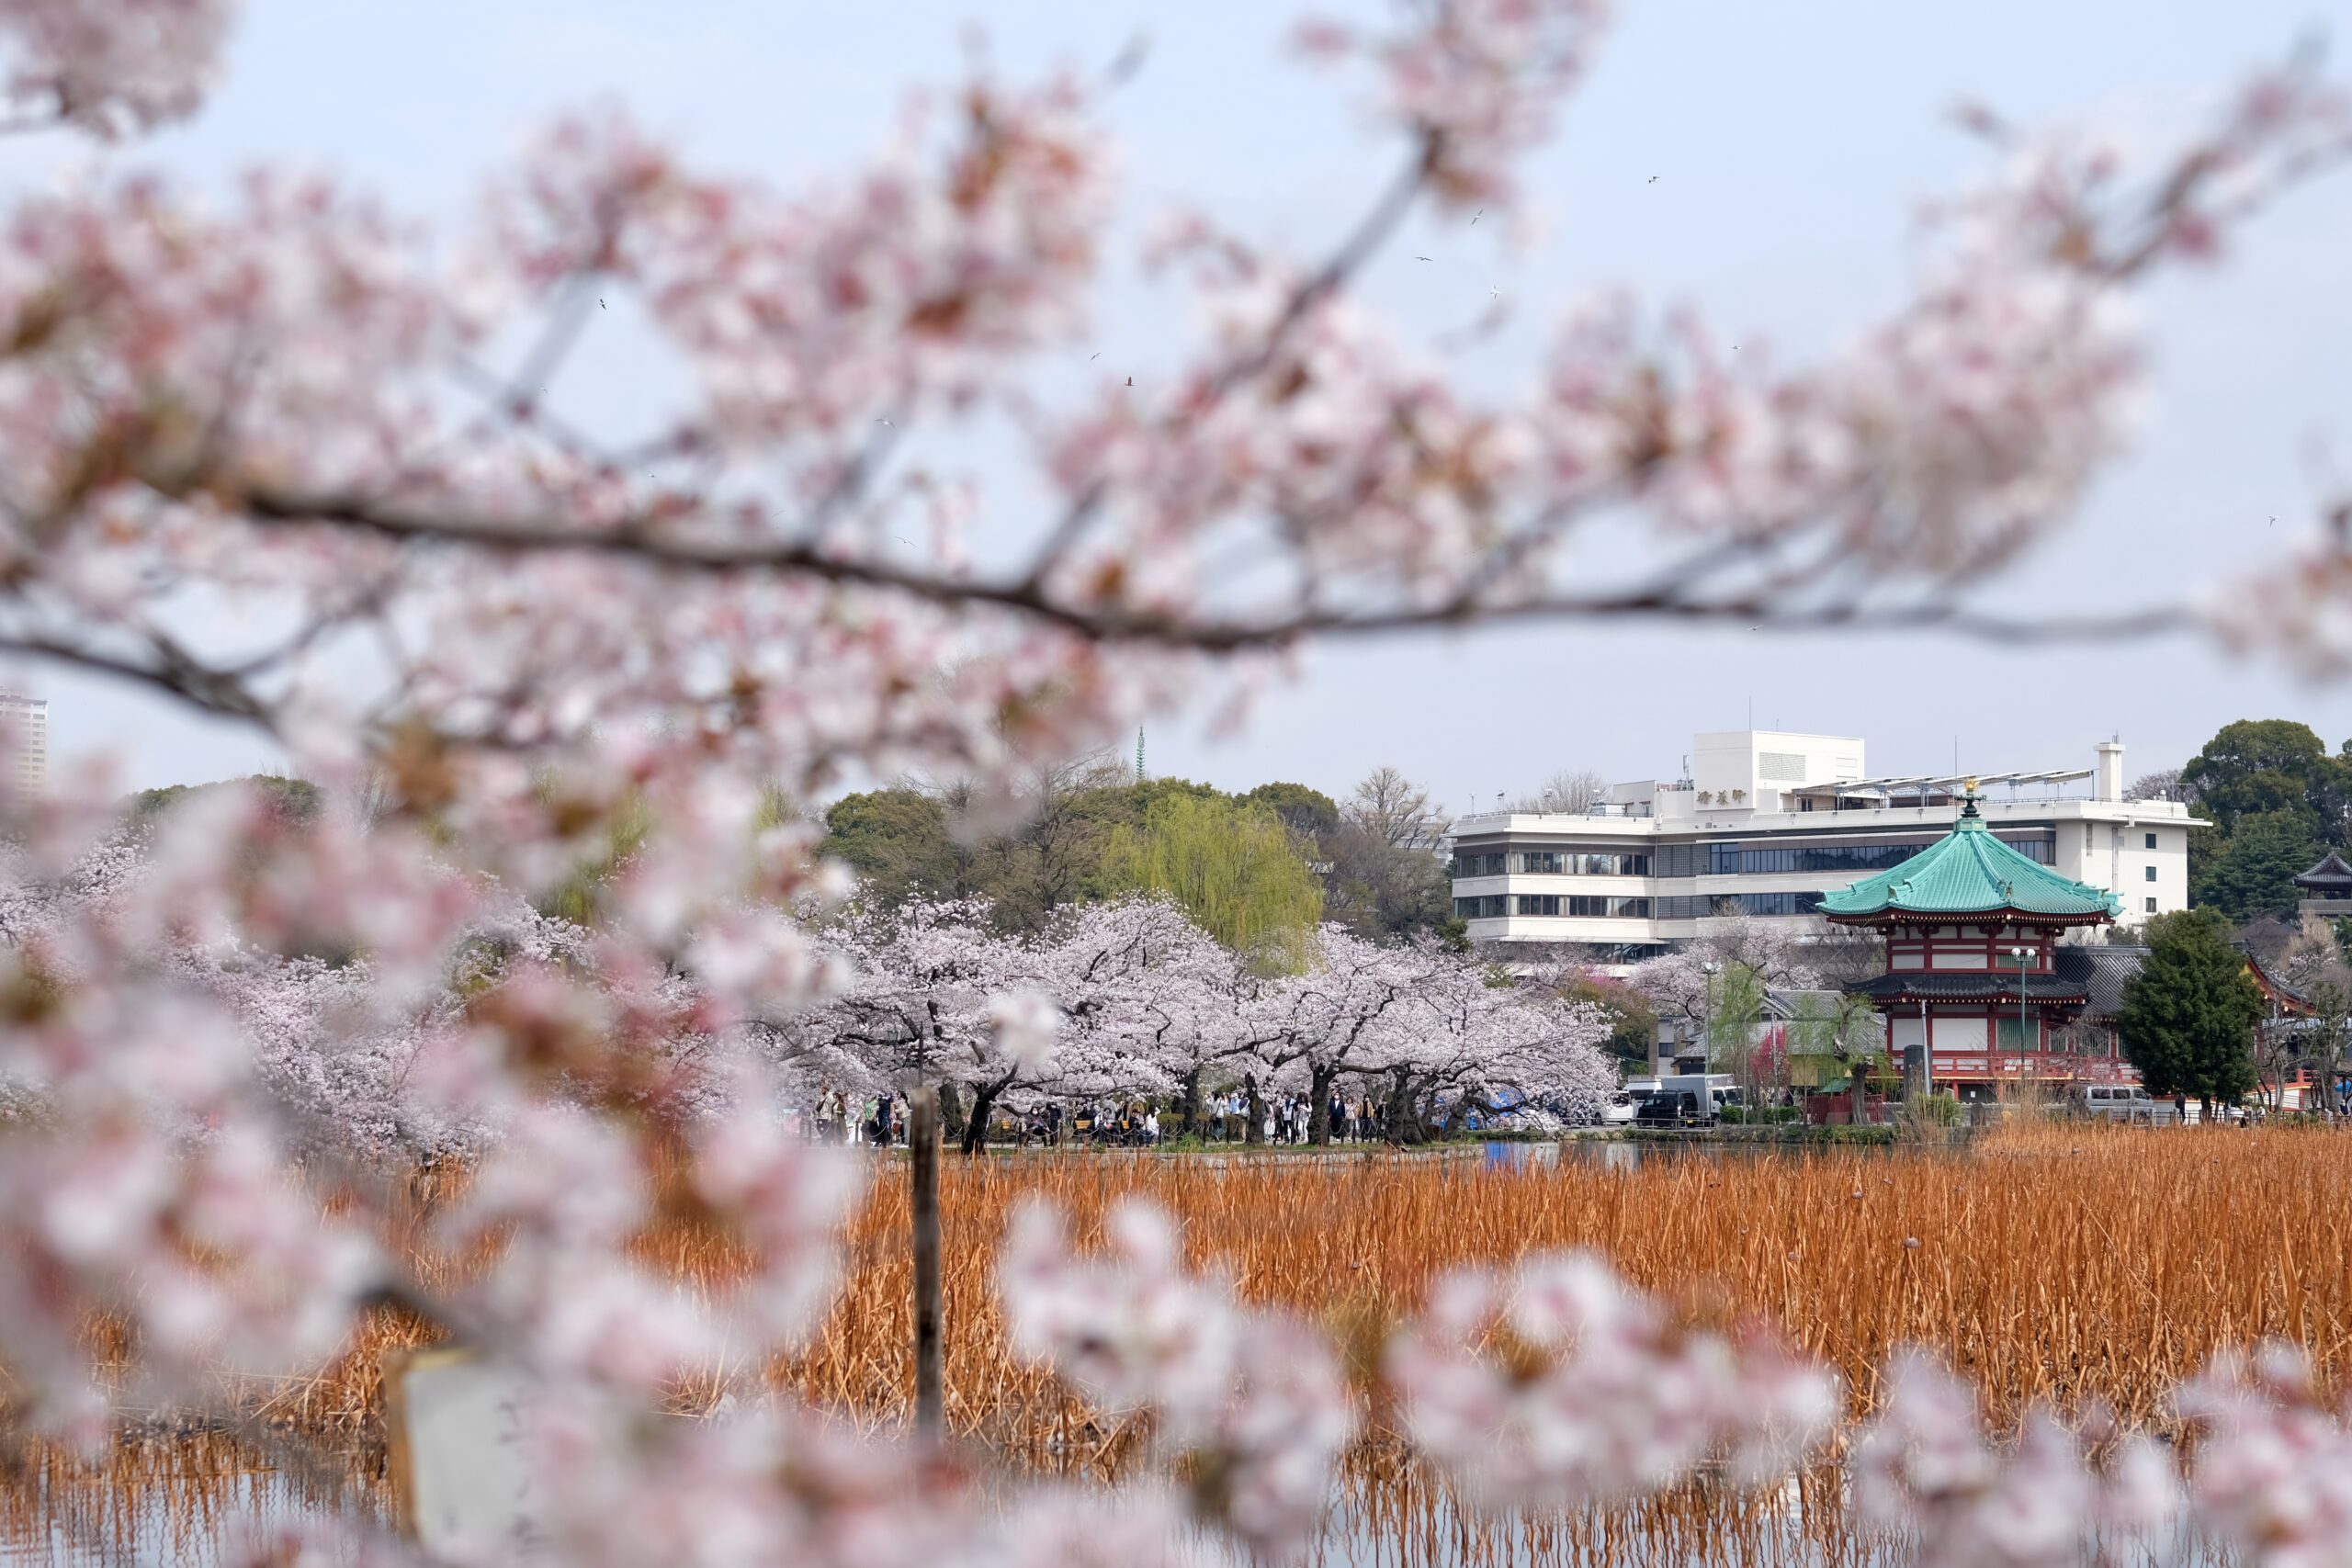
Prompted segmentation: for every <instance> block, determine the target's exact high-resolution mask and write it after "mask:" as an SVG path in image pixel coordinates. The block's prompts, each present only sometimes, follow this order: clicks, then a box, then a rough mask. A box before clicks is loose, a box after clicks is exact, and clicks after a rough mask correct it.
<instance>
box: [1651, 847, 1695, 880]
mask: <svg viewBox="0 0 2352 1568" xmlns="http://www.w3.org/2000/svg"><path fill="white" fill-rule="evenodd" d="M1699 848H1700V846H1698V845H1697V844H1660V845H1659V846H1658V851H1657V874H1659V875H1660V876H1696V875H1698V874H1699Z"/></svg>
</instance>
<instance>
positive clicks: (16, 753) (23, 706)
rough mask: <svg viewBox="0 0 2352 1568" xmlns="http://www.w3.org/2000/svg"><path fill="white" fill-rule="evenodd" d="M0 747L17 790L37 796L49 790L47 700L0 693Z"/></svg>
mask: <svg viewBox="0 0 2352 1568" xmlns="http://www.w3.org/2000/svg"><path fill="white" fill-rule="evenodd" d="M0 732H5V734H0V746H4V747H5V748H6V750H5V755H6V758H7V761H8V766H9V768H10V770H11V773H10V777H11V778H12V779H13V780H14V781H15V784H16V786H17V789H19V790H21V791H23V792H25V793H26V794H28V795H39V794H40V792H41V791H43V790H45V789H47V788H48V787H49V699H48V698H46V697H20V696H17V695H16V694H13V693H9V692H0Z"/></svg>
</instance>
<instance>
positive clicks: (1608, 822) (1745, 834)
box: [1453, 730, 2203, 961]
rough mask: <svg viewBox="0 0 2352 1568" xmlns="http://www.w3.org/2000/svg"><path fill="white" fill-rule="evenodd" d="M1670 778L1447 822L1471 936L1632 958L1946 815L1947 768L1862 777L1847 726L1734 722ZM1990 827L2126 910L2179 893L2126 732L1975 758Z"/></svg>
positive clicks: (1785, 898) (1826, 885) (1861, 861)
mask: <svg viewBox="0 0 2352 1568" xmlns="http://www.w3.org/2000/svg"><path fill="white" fill-rule="evenodd" d="M1690 761H1691V763H1692V766H1691V767H1690V768H1688V769H1687V770H1686V776H1684V777H1682V778H1680V779H1678V780H1675V781H1673V782H1671V783H1668V782H1663V781H1659V782H1644V783H1637V784H1619V785H1617V786H1616V787H1615V788H1613V789H1611V791H1610V796H1609V799H1608V801H1607V802H1606V803H1605V804H1604V805H1601V806H1599V807H1594V808H1592V809H1590V810H1588V811H1586V812H1582V813H1577V814H1570V813H1566V812H1552V811H1537V812H1497V813H1492V814H1487V815H1483V816H1472V817H1466V818H1462V819H1461V820H1460V821H1458V822H1456V823H1455V824H1454V827H1453V908H1454V913H1455V914H1456V915H1458V916H1460V917H1461V918H1462V919H1464V920H1466V921H1467V922H1468V925H1469V934H1470V936H1471V938H1472V940H1474V941H1478V942H1512V943H1521V942H1524V943H1562V944H1569V943H1573V944H1579V945H1586V946H1590V947H1595V948H1599V949H1601V950H1603V951H1604V953H1607V954H1608V955H1610V956H1613V957H1615V958H1618V959H1621V960H1626V961H1630V960H1633V959H1637V958H1641V957H1645V956H1648V955H1649V954H1652V953H1658V952H1662V951H1664V950H1666V949H1667V948H1668V947H1670V946H1673V945H1675V944H1676V943H1678V942H1687V941H1689V940H1691V939H1692V938H1694V937H1696V936H1697V935H1699V934H1700V931H1701V930H1702V927H1703V924H1704V922H1706V921H1708V920H1710V919H1721V918H1724V917H1726V916H1733V915H1751V916H1758V917H1763V918H1767V919H1817V918H1818V915H1819V911H1820V907H1821V898H1822V896H1823V895H1824V894H1826V893H1828V892H1831V891H1833V890H1835V889H1838V888H1842V887H1844V886H1848V885H1849V884H1850V883H1852V882H1853V881H1855V880H1856V878H1857V877H1861V876H1867V875H1870V874H1873V873H1875V872H1879V871H1883V870H1887V869H1890V868H1892V867H1894V866H1898V865H1901V864H1902V863H1905V861H1907V860H1909V859H1910V858H1911V857H1913V856H1915V855H1917V854H1919V853H1920V852H1923V851H1925V850H1927V849H1928V847H1930V846H1931V845H1933V844H1935V843H1936V842H1937V841H1938V840H1940V839H1942V838H1943V837H1944V835H1945V834H1946V833H1948V832H1950V831H1951V829H1952V827H1953V825H1954V823H1955V822H1956V821H1957V820H1958V819H1959V817H1960V813H1961V807H1962V800H1961V798H1960V796H1961V790H1960V784H1961V782H1962V781H1961V780H1960V779H1959V778H1958V777H1956V776H1950V775H1910V776H1899V777H1883V778H1873V777H1871V776H1870V775H1869V774H1868V773H1867V771H1866V770H1865V768H1864V765H1863V764H1864V748H1863V743H1862V741H1861V740H1860V739H1858V738H1855V737H1851V736H1824V735H1798V734H1792V733H1787V732H1781V731H1773V730H1730V731H1724V732H1720V733H1714V734H1703V735H1700V736H1697V737H1695V738H1694V739H1693V744H1692V748H1691V759H1690ZM1982 783H1983V784H1984V785H1985V786H1986V787H1987V790H1988V791H1993V790H1997V791H2000V792H2001V793H1987V794H1986V795H1985V798H1983V799H1981V800H1980V801H1979V802H1978V810H1979V813H1980V818H1981V820H1982V821H1983V822H1984V824H1985V829H1986V831H1988V832H1989V833H1991V834H1992V835H1994V836H1995V837H1996V838H1997V839H1998V840H2000V841H2001V842H2002V843H2004V844H2006V845H2007V846H2008V847H2009V848H2011V849H2013V850H2015V851H2016V852H2018V853H2019V854H2021V855H2024V856H2026V857H2027V858H2029V859H2030V860H2032V861H2034V862H2035V863H2038V864H2041V865H2043V866H2045V867H2047V868H2049V869H2050V870H2052V871H2053V872H2056V873H2057V874H2060V875H2062V876H2064V877H2065V878H2067V879H2068V880H2070V881H2075V882H2080V883H2083V884H2085V885H2086V886H2092V887H2096V888H2098V889H2099V890H2101V891H2102V892H2106V893H2109V894H2112V895H2113V896H2114V897H2115V899H2116V902H2117V905H2118V907H2119V909H2120V914H2119V916H2118V919H2120V920H2122V921H2124V922H2125V923H2128V924H2137V923H2139V922H2141V921H2143V920H2145V919H2147V918H2148V917H2149V916H2151V915H2156V914H2165V913H2169V912H2170V911H2172V910H2175V909H2183V908H2188V835H2189V834H2190V833H2191V832H2194V831H2197V830H2199V829H2200V828H2201V827H2202V826H2203V824H2202V823H2201V822H2199V820H2198V819H2197V818H2192V817H2191V816H2190V815H2189V813H2188V807H2186V806H2183V805H2181V804H2179V803H2178V802H2176V801H2164V800H2145V801H2127V800H2125V799H2123V798H2122V795H2123V748H2122V745H2121V744H2120V742H2117V741H2102V742H2100V743H2099V744H2098V747H2097V748H2096V761H2095V764H2094V765H2093V766H2092V767H2089V768H2082V769H2075V770H2064V769H2060V770H2052V771H2047V772H2040V773H1995V774H1988V775H1984V776H1983V778H1982Z"/></svg>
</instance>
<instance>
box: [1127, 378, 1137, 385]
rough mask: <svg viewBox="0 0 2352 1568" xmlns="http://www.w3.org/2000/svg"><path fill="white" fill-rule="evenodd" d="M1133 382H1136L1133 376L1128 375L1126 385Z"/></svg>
mask: <svg viewBox="0 0 2352 1568" xmlns="http://www.w3.org/2000/svg"><path fill="white" fill-rule="evenodd" d="M1135 384H1136V378H1134V377H1132V376H1130V377H1128V378H1127V385H1128V386H1130V387H1132V386H1134V385H1135Z"/></svg>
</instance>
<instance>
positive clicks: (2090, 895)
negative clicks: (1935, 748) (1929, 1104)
mask: <svg viewBox="0 0 2352 1568" xmlns="http://www.w3.org/2000/svg"><path fill="white" fill-rule="evenodd" d="M1974 786H1975V781H1974V780H1973V779H1972V780H1970V781H1969V789H1968V796H1967V804H1966V806H1965V807H1963V808H1962V812H1961V815H1960V820H1959V822H1958V823H1957V824H1955V825H1954V827H1953V829H1952V830H1951V832H1950V833H1948V834H1946V835H1945V836H1944V837H1943V838H1942V839H1941V840H1938V841H1937V842H1936V843H1934V844H1932V845H1930V846H1928V848H1927V849H1925V850H1923V851H1921V852H1919V853H1918V854H1917V855H1914V856H1913V857H1912V858H1911V859H1909V860H1906V861H1905V862H1904V863H1902V864H1900V865H1898V866H1894V867H1893V868H1891V869H1889V870H1886V871H1883V872H1881V873H1879V874H1877V875H1875V876H1870V877H1865V878H1864V879H1862V880H1861V881H1860V882H1857V883H1855V884H1854V885H1853V886H1849V887H1846V888H1843V889H1841V890H1839V891H1838V892H1835V893H1826V894H1824V895H1823V896H1822V899H1821V913H1822V914H1823V915H1824V916H1825V917H1826V918H1827V919H1832V920H1835V921H1838V923H1840V924H1843V925H1855V926H1869V927H1871V928H1874V929H1876V930H1878V931H1881V932H1883V934H1884V936H1885V939H1886V972H1885V973H1884V974H1883V975H1881V976H1877V977H1876V978H1874V979H1872V980H1870V981H1868V982H1867V983H1865V984H1864V985H1862V986H1860V987H1857V989H1858V990H1860V992H1861V994H1863V995H1865V996H1867V997H1869V998H1871V1000H1872V1001H1874V1002H1875V1003H1876V1004H1877V1006H1878V1008H1879V1010H1880V1011H1882V1012H1883V1013H1884V1014H1885V1015H1886V1021H1887V1044H1888V1047H1889V1049H1890V1050H1891V1051H1892V1052H1893V1053H1894V1055H1895V1057H1896V1059H1897V1060H1899V1061H1901V1062H1903V1063H1904V1065H1905V1074H1906V1077H1908V1078H1909V1079H1910V1080H1911V1081H1912V1082H1914V1083H1917V1082H1918V1081H1919V1080H1920V1077H1921V1075H1923V1074H1924V1075H1925V1076H1926V1078H1927V1080H1928V1087H1931V1088H1933V1089H1936V1090H1938V1091H1942V1092H1952V1093H1957V1094H1958V1095H1959V1096H1960V1097H1961V1098H1962V1099H1963V1100H1992V1099H1997V1098H1999V1097H2001V1096H2002V1095H2003V1094H2005V1093H2006V1092H2007V1090H2008V1089H2011V1088H2013V1087H2016V1086H2019V1085H2025V1084H2034V1085H2038V1086H2044V1087H2049V1088H2055V1089H2064V1087H2065V1086H2066V1085H2068V1084H2070V1083H2076V1082H2085V1081H2090V1082H2098V1083H2127V1082H2131V1081H2135V1080H2136V1078H2137V1077H2138V1075H2137V1074H2135V1073H2134V1072H2133V1071H2132V1070H2131V1066H2130V1065H2129V1064H2128V1063H2126V1062H2124V1061H2123V1060H2122V1059H2121V1058H2120V1055H2118V1053H2117V1047H2116V1043H2115V1037H2114V1032H2113V1031H2112V1030H2111V1029H2096V1028H2081V1027H2075V1026H2076V1025H2077V1024H2078V1023H2080V1022H2081V1021H2083V1016H2084V1013H2085V1010H2086V1009H2087V1008H2089V1006H2090V1004H2091V1001H2092V998H2091V990H2092V986H2091V984H2090V983H2089V982H2090V976H2088V975H2087V974H2086V970H2085V966H2083V965H2080V964H2064V965H2062V964H2061V963H2060V960H2059V957H2058V954H2059V951H2060V949H2059V939H2060V938H2061V937H2062V936H2064V935H2065V934H2066V933H2068V932H2069V931H2075V930H2078V929H2081V928H2084V927H2098V926H2103V925H2106V924H2107V923H2108V922H2109V921H2110V920H2112V919H2115V917H2116V916H2117V914H2118V913H2120V906H2119V905H2118V904H2117V902H2116V899H2115V896H2114V895H2113V894H2111V893H2108V892H2104V891H2102V890H2100V889H2098V888H2096V887H2091V886H2086V885H2085V884H2083V883H2080V882H2075V881H2073V880H2071V879H2069V878H2067V877H2065V876H2062V875H2060V874H2058V873H2057V872H2055V871H2052V869H2051V868H2050V867H2048V866H2046V865H2043V864H2042V863H2040V862H2039V861H2035V860H2032V859H2030V858H2029V857H2028V856H2026V855H2024V854H2021V853H2019V852H2018V851H2016V850H2014V849H2012V848H2010V847H2009V846H2008V845H2007V844H2006V843H2003V842H2002V841H2001V840H1999V839H1997V838H1996V837H1995V836H1994V835H1993V834H1992V833H1991V832H1990V831H1989V830H1988V829H1986V828H1985V821H1984V818H1982V817H1981V816H1980V815H1978V813H1977V809H1976V794H1975V787H1974ZM2062 970H2063V971H2064V972H2062Z"/></svg>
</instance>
